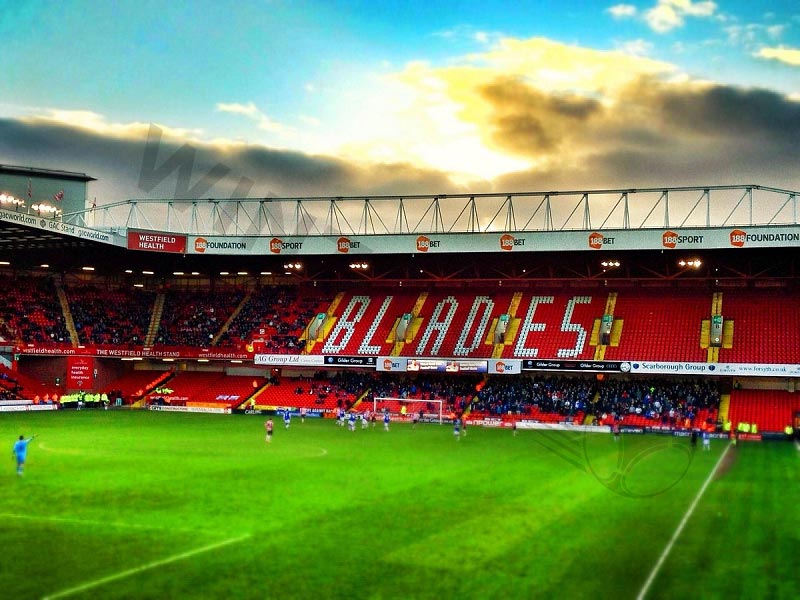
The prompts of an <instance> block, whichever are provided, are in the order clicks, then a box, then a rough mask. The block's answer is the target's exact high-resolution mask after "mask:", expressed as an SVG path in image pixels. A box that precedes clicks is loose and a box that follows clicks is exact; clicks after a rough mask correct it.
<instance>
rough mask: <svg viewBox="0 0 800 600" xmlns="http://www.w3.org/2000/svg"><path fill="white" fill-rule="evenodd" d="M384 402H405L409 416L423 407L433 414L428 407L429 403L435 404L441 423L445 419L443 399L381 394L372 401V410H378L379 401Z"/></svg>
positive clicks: (435, 410)
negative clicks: (396, 396) (393, 396)
mask: <svg viewBox="0 0 800 600" xmlns="http://www.w3.org/2000/svg"><path fill="white" fill-rule="evenodd" d="M384 402H399V403H400V404H405V405H406V406H407V409H406V410H407V413H408V415H409V418H410V417H411V415H412V414H413V413H415V412H419V411H420V409H422V410H423V411H424V412H426V413H428V414H431V411H430V410H428V409H427V405H428V404H433V405H434V414H436V415H438V416H439V424H440V425H441V424H442V423H443V422H444V421H443V408H442V401H441V400H421V399H419V398H392V397H389V396H381V397H376V398H374V399H373V401H372V410H373V411H374V412H378V403H384Z"/></svg>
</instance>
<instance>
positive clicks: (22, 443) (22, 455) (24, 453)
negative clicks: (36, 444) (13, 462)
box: [11, 435, 36, 476]
mask: <svg viewBox="0 0 800 600" xmlns="http://www.w3.org/2000/svg"><path fill="white" fill-rule="evenodd" d="M35 437H36V436H35V435H32V436H31V437H29V438H28V439H25V436H24V435H21V436H19V440H17V442H16V443H15V444H14V450H13V451H12V453H11V456H12V458H13V457H16V459H17V475H19V476H22V472H23V470H24V469H25V459H26V458H27V457H28V444H30V443H31V442H32V441H33V438H35Z"/></svg>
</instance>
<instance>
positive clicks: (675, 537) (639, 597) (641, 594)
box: [636, 444, 731, 600]
mask: <svg viewBox="0 0 800 600" xmlns="http://www.w3.org/2000/svg"><path fill="white" fill-rule="evenodd" d="M730 449H731V446H730V444H728V445H727V446H725V450H724V451H723V452H722V454H720V457H719V459H718V460H717V464H715V465H714V468H713V469H711V473H709V474H708V477H707V478H706V481H705V483H703V487H701V488H700V491H698V492H697V495H696V496H695V497H694V500H692V503H691V504H690V505H689V509H688V510H687V511H686V514H685V515H683V519H681V522H680V523H679V524H678V527H677V529H675V533H673V534H672V538H671V539H670V540H669V543H667V546H666V548H664V551H663V552H662V553H661V556H659V557H658V562H656V564H655V566H654V567H653V570H652V571H650V575H649V576H648V577H647V581H645V582H644V585H643V586H642V589H641V590H640V591H639V594H638V595H637V596H636V600H644V597H645V596H646V595H647V592H648V590H649V589H650V585H651V584H652V583H653V580H655V578H656V575H658V571H659V570H660V569H661V566H662V565H663V564H664V561H666V560H667V556H669V553H670V552H671V551H672V546H674V545H675V542H676V541H677V540H678V537H680V535H681V532H683V528H684V527H686V523H688V522H689V518H690V517H691V516H692V513H693V512H694V509H695V508H696V507H697V503H698V502H700V498H702V497H703V494H704V493H705V491H706V488H707V487H708V485H709V484H710V483H711V480H712V479H713V478H714V474H715V473H716V472H717V469H718V468H719V466H720V464H722V460H723V459H724V458H725V456H726V455H727V454H728V450H730Z"/></svg>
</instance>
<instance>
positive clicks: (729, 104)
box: [486, 79, 800, 190]
mask: <svg viewBox="0 0 800 600" xmlns="http://www.w3.org/2000/svg"><path fill="white" fill-rule="evenodd" d="M504 85H507V84H504ZM526 85H527V84H522V83H517V86H516V88H517V89H516V90H515V91H514V92H513V94H505V95H504V96H503V97H502V98H500V97H493V96H491V95H487V96H486V97H487V98H489V99H493V100H494V106H493V109H494V111H495V115H496V116H495V118H494V120H493V122H494V123H504V122H505V121H504V119H506V117H507V115H509V114H513V115H517V116H518V117H519V122H520V123H523V124H524V123H525V122H526V120H527V125H523V126H520V127H519V128H518V129H513V128H503V127H497V128H496V129H495V136H494V138H493V140H494V142H495V143H497V144H499V146H500V147H502V148H506V149H508V150H511V151H513V152H515V153H520V152H522V154H523V155H526V156H528V157H530V158H531V159H532V160H536V161H538V165H537V168H536V169H533V170H530V171H525V172H519V173H513V174H508V175H505V176H503V177H500V178H498V179H497V180H496V181H495V182H494V183H495V186H496V187H497V188H498V189H512V190H513V189H520V188H526V189H540V190H550V189H565V188H566V189H582V188H600V187H611V188H617V187H619V188H623V187H638V186H644V187H649V186H656V187H658V186H678V185H724V184H750V183H753V184H758V185H767V186H775V187H782V188H786V189H793V190H796V189H798V188H800V169H799V168H798V167H800V160H798V148H799V147H800V103H798V102H795V101H792V100H791V99H789V98H787V97H785V96H782V95H780V94H777V93H775V92H771V91H768V90H759V89H740V88H735V87H729V86H721V85H706V86H700V85H696V84H692V85H690V84H666V83H662V82H658V81H654V80H650V79H643V80H640V81H638V82H637V83H636V84H634V85H631V86H629V87H628V88H626V89H624V90H621V91H620V94H619V96H618V97H617V98H616V101H615V103H614V104H613V105H612V106H610V107H608V108H606V107H605V106H603V107H600V106H599V105H594V104H592V103H589V104H587V105H586V106H585V107H582V109H581V110H577V111H575V112H574V113H570V112H569V111H566V112H560V113H559V112H558V111H554V110H550V109H549V108H543V107H546V106H547V103H546V101H543V98H542V95H541V94H540V93H537V92H534V91H531V92H530V93H525V91H524V90H520V89H519V88H520V86H522V87H525V86H526ZM528 87H530V86H528ZM577 106H579V107H580V105H577ZM573 114H574V115H575V116H574V117H573V116H572V115H573ZM526 115H527V116H526ZM565 115H566V116H565ZM531 124H535V126H534V125H531ZM540 129H541V130H543V132H541V131H540ZM554 140H555V141H554Z"/></svg>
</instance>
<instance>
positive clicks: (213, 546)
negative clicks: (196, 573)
mask: <svg viewBox="0 0 800 600" xmlns="http://www.w3.org/2000/svg"><path fill="white" fill-rule="evenodd" d="M250 535H251V534H249V533H248V534H246V535H240V536H239V537H235V538H230V539H227V540H223V541H221V542H216V543H214V544H209V545H208V546H202V547H201V548H195V549H194V550H189V551H187V552H182V553H180V554H175V555H173V556H168V557H167V558H162V559H161V560H157V561H154V562H151V563H147V564H144V565H141V566H139V567H134V568H133V569H128V570H127V571H121V572H119V573H115V574H113V575H108V576H107V577H101V578H100V579H95V580H94V581H89V582H87V583H83V584H81V585H78V586H75V587H72V588H69V589H66V590H61V591H60V592H56V593H55V594H50V595H48V596H45V597H44V598H43V599H42V600H52V599H54V598H64V597H65V596H71V595H72V594H77V593H79V592H84V591H86V590H90V589H92V588H95V587H98V586H101V585H105V584H106V583H111V582H112V581H117V580H118V579H124V578H125V577H130V576H131V575H136V574H137V573H142V572H143V571H148V570H150V569H155V568H156V567H161V566H163V565H168V564H170V563H174V562H178V561H179V560H184V559H186V558H190V557H192V556H195V555H197V554H202V553H204V552H210V551H211V550H216V549H217V548H222V547H223V546H230V545H231V544H236V543H238V542H241V541H243V540H246V539H247V538H249V537H250Z"/></svg>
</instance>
